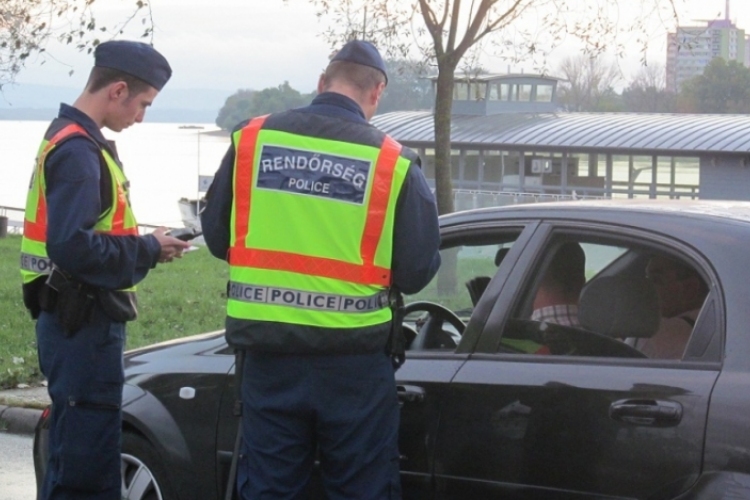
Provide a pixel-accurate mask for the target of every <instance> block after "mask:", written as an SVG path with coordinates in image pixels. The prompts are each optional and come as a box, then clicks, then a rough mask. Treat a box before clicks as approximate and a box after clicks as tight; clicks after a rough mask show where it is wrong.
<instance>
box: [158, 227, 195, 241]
mask: <svg viewBox="0 0 750 500" xmlns="http://www.w3.org/2000/svg"><path fill="white" fill-rule="evenodd" d="M201 234H203V231H199V230H197V229H195V228H192V227H183V228H180V229H173V230H171V231H169V232H168V233H167V236H171V237H172V238H177V239H178V240H182V241H190V240H192V239H193V238H196V237H198V236H200V235H201Z"/></svg>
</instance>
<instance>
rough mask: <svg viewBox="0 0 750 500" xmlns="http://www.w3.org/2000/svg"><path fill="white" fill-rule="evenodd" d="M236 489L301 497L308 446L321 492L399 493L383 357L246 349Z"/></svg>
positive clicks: (251, 499) (392, 396)
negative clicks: (316, 463) (318, 469)
mask: <svg viewBox="0 0 750 500" xmlns="http://www.w3.org/2000/svg"><path fill="white" fill-rule="evenodd" d="M242 401H243V419H242V431H243V434H244V436H243V443H242V445H243V446H242V454H241V458H240V461H239V466H238V472H237V490H238V491H239V492H240V495H241V498H242V499H243V500H256V499H274V500H275V499H290V500H291V499H298V498H306V492H305V490H306V487H307V486H308V483H309V481H310V478H311V473H312V469H313V463H314V460H315V452H316V445H317V447H318V448H319V453H320V465H321V476H322V481H323V486H324V488H325V490H326V494H327V497H328V498H329V499H330V500H339V499H357V500H366V499H378V500H380V499H400V498H401V486H400V481H399V462H398V422H399V407H398V399H397V395H396V383H395V377H394V370H393V366H392V365H391V360H390V359H389V358H388V357H387V356H386V355H385V354H382V353H379V354H366V355H346V356H292V355H289V356H287V355H265V354H248V355H247V356H246V358H245V364H244V370H243V380H242Z"/></svg>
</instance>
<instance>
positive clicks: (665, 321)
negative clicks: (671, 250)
mask: <svg viewBox="0 0 750 500" xmlns="http://www.w3.org/2000/svg"><path fill="white" fill-rule="evenodd" d="M646 277H647V278H648V279H649V280H651V281H652V282H653V283H654V286H655V287H656V292H657V294H658V296H659V309H660V311H661V321H660V322H659V329H658V330H657V332H656V333H655V334H654V336H653V337H651V338H648V339H642V340H641V341H639V343H638V344H637V347H638V349H640V350H641V352H643V353H644V354H645V355H646V356H648V357H650V358H659V359H681V358H682V355H683V352H684V351H685V346H686V345H687V341H688V339H689V338H690V334H691V332H692V331H693V326H694V325H695V320H696V318H697V317H698V313H699V312H700V309H701V307H702V305H703V301H704V300H705V299H706V295H707V294H708V287H707V286H706V283H705V282H704V281H703V279H702V278H701V277H700V275H699V274H698V273H697V272H696V271H695V269H693V268H692V267H691V266H689V265H687V264H685V263H682V262H680V261H677V260H675V259H672V258H669V257H665V256H662V255H655V256H653V257H651V259H650V260H649V262H648V265H647V266H646Z"/></svg>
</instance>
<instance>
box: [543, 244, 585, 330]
mask: <svg viewBox="0 0 750 500" xmlns="http://www.w3.org/2000/svg"><path fill="white" fill-rule="evenodd" d="M585 283H586V255H585V254H584V252H583V248H581V245H579V244H578V243H576V242H573V241H571V242H567V243H564V244H563V245H562V246H560V248H558V249H557V252H556V253H555V256H554V257H553V258H552V262H550V265H549V268H548V269H547V271H546V272H545V274H544V278H542V282H541V283H540V285H539V289H538V290H537V292H536V296H535V297H534V305H533V307H534V311H533V312H532V313H531V319H532V320H534V321H544V322H547V323H556V324H558V325H565V326H580V323H579V321H578V297H579V296H580V295H581V290H582V289H583V285H584V284H585Z"/></svg>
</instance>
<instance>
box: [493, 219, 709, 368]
mask: <svg viewBox="0 0 750 500" xmlns="http://www.w3.org/2000/svg"><path fill="white" fill-rule="evenodd" d="M533 268H534V272H533V273H531V275H530V276H529V279H528V280H527V282H526V283H524V284H523V285H522V287H521V289H520V290H519V294H518V299H517V301H516V304H515V305H514V307H513V310H512V311H511V315H510V319H509V321H508V322H507V324H506V326H505V329H504V331H503V334H502V338H501V341H500V345H499V351H500V352H503V353H516V354H535V355H545V356H546V355H552V356H555V355H558V356H559V355H566V356H597V357H617V358H650V359H660V360H680V359H682V358H683V356H684V353H685V352H686V349H687V346H688V342H689V340H690V338H691V334H692V331H693V327H694V325H695V324H696V321H697V319H698V317H699V316H700V313H701V309H702V307H703V304H704V302H705V301H706V297H707V295H708V287H707V286H706V281H705V279H704V278H703V274H702V273H701V272H700V270H699V269H697V268H696V265H695V264H694V263H691V262H689V261H688V260H687V259H686V258H685V257H683V256H680V255H679V254H678V253H677V252H675V251H674V250H673V249H668V248H659V247H654V246H649V245H646V244H645V243H644V244H641V243H637V242H633V241H618V240H617V239H614V238H610V239H601V238H593V237H589V238H588V239H587V238H585V237H576V236H574V235H565V234H561V233H556V234H555V236H554V237H553V238H551V239H550V240H549V242H548V244H547V245H546V246H545V248H544V250H543V252H542V254H541V256H540V257H539V261H538V262H537V264H536V265H535V266H534V267H533Z"/></svg>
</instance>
